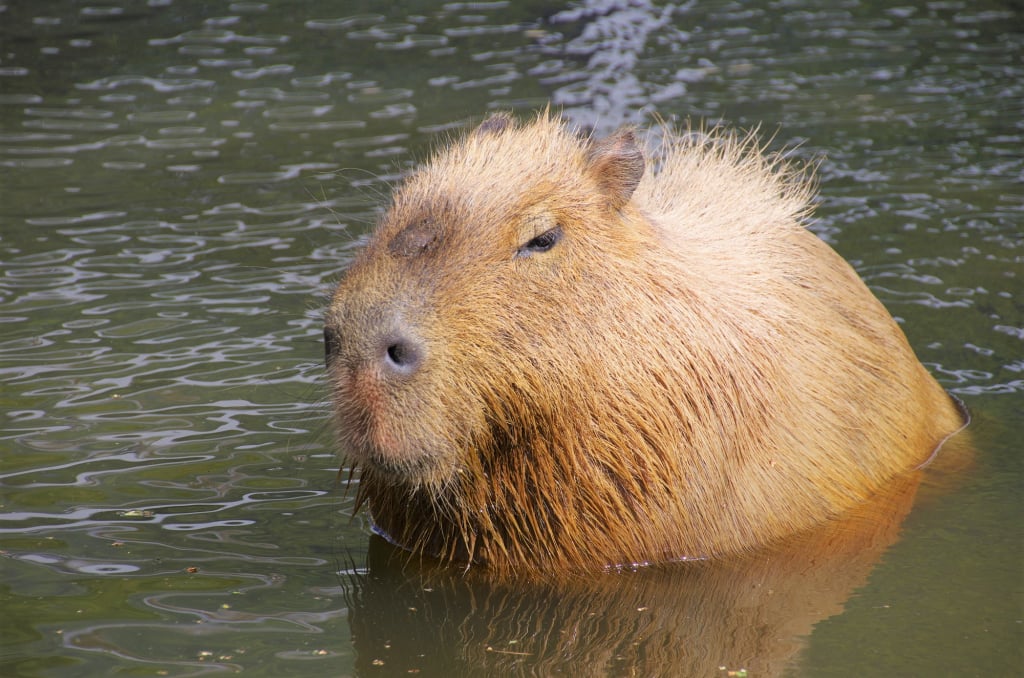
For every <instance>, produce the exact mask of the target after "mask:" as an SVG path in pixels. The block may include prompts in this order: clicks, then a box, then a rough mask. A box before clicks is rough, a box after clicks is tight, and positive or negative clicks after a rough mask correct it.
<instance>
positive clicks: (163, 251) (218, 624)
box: [0, 0, 1024, 677]
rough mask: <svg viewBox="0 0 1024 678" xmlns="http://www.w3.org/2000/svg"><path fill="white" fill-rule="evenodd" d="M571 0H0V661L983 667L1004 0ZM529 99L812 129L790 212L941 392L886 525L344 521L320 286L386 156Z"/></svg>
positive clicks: (1003, 146) (1009, 395)
mask: <svg viewBox="0 0 1024 678" xmlns="http://www.w3.org/2000/svg"><path fill="white" fill-rule="evenodd" d="M602 6H603V4H602V3H598V2H594V3H591V4H590V5H586V6H585V5H565V6H561V5H556V4H553V3H544V2H539V1H538V2H479V3H478V2H467V3H448V4H441V3H427V2H407V3H396V4H392V5H387V6H385V5H384V4H383V3H370V2H363V3H358V2H345V3H338V2H326V1H319V2H318V1H314V0H295V1H292V2H280V3H277V2H244V1H243V2H233V3H230V2H204V3H188V2H177V3H176V2H171V1H170V0H160V1H152V2H142V1H141V0H136V1H130V0H122V1H113V2H106V3H103V4H100V3H96V4H85V3H68V2H57V1H55V0H54V1H50V2H31V3H29V2H8V3H6V4H0V403H2V407H0V421H2V427H0V675H2V676H93V675H97V676H98V675H131V676H199V675H218V674H221V673H236V672H240V671H242V672H244V673H245V674H246V675H254V676H259V675H266V676H288V675H299V676H301V675H314V676H319V675H334V676H346V675H382V676H385V675H406V674H407V673H408V672H410V671H418V673H419V675H438V676H440V675H445V676H452V675H467V676H475V675H609V676H618V675H634V674H638V675H664V676H678V675H712V676H725V675H728V673H729V672H730V671H732V672H733V674H734V675H735V674H736V672H738V671H739V670H740V669H744V668H745V669H748V671H749V675H751V676H755V675H769V674H780V675H792V676H815V677H819V676H1008V675H1016V674H1019V673H1020V672H1021V670H1022V668H1024V656H1022V627H1024V610H1022V605H1024V599H1022V583H1024V573H1022V563H1024V561H1022V552H1021V551H1022V549H1021V545H1022V542H1021V537H1022V532H1021V529H1020V524H1021V519H1022V515H1024V512H1022V508H1024V507H1022V504H1021V467H1020V461H1019V460H1020V457H1021V451H1022V447H1021V435H1020V434H1021V431H1022V430H1024V397H1022V394H1024V301H1022V299H1024V236H1022V232H1024V151H1022V149H1024V123H1022V113H1024V66H1022V57H1024V20H1022V10H1021V8H1020V6H1019V4H1018V3H1012V2H994V1H987V0H986V1H982V2H969V1H968V0H949V1H941V2H929V3H913V4H911V3H906V4H903V5H897V6H892V5H890V4H888V3H868V2H854V1H851V2H843V3H830V2H824V1H822V2H810V1H809V0H792V1H786V2H752V3H738V2H735V3H734V2H706V3H699V4H698V3H684V4H681V5H676V6H674V7H672V8H670V7H666V6H660V5H659V6H657V7H653V6H650V5H648V4H646V3H643V2H635V3H632V4H628V6H627V3H622V7H620V8H619V9H617V10H612V9H608V8H606V9H604V10H601V9H600V7H602ZM548 102H552V103H554V104H556V105H557V106H559V107H562V108H563V109H564V110H565V112H566V115H567V117H569V118H570V119H571V120H573V121H574V122H577V123H579V124H581V125H588V126H594V127H595V128H597V129H598V130H599V131H601V132H603V131H607V130H609V129H613V128H615V127H616V126H618V125H620V124H623V123H641V124H642V123H643V122H644V121H645V120H649V119H650V118H651V116H653V115H655V114H657V115H660V116H662V117H664V118H667V119H670V120H679V121H684V120H687V119H692V120H697V119H709V120H714V121H719V120H720V121H724V122H726V123H729V124H732V125H737V126H742V127H751V126H754V125H757V124H758V123H761V124H762V129H763V130H764V131H766V132H767V133H769V134H771V133H774V140H773V142H772V145H773V147H776V148H778V147H782V146H790V147H792V146H796V147H797V150H796V151H795V154H796V155H798V156H800V157H805V158H811V157H821V158H823V160H822V164H821V170H820V185H821V202H820V205H819V208H818V211H817V220H816V221H815V223H814V224H813V225H812V228H813V229H814V230H815V231H816V232H817V233H818V234H819V235H821V236H822V237H823V238H825V239H826V240H828V241H829V242H830V243H831V244H832V245H833V246H834V247H836V249H837V250H839V252H840V253H841V254H843V255H844V256H845V257H847V258H848V259H849V260H851V261H852V262H853V263H854V264H855V266H856V267H857V268H858V270H859V271H860V272H861V274H862V275H863V276H864V277H865V278H866V279H867V280H868V282H869V284H870V285H871V286H872V289H874V290H875V292H876V293H877V294H878V295H879V297H880V298H881V299H882V300H883V301H884V302H885V303H886V304H887V306H888V307H889V309H890V310H891V311H892V313H893V314H894V315H895V316H897V317H898V318H899V319H900V320H901V322H902V323H903V327H904V329H905V331H906V332H907V335H908V337H909V338H910V340H911V342H912V344H913V345H914V347H915V350H916V351H917V352H918V355H919V356H920V357H921V359H922V361H923V362H924V363H925V364H926V365H927V366H928V367H929V368H930V369H932V371H933V372H934V373H935V374H936V375H937V377H938V378H939V379H940V380H941V381H942V383H943V384H944V385H945V386H947V388H949V389H950V390H952V391H953V392H954V393H955V394H957V395H958V396H959V397H960V398H962V399H963V400H964V401H965V402H966V404H967V406H968V407H969V408H970V410H971V411H972V413H973V415H974V422H973V424H972V427H971V434H972V443H973V446H974V448H975V455H974V459H973V463H972V464H971V465H970V467H968V468H967V469H965V470H963V471H962V472H961V473H960V474H958V477H956V478H955V480H954V482H952V483H951V486H950V487H949V488H948V489H947V490H946V491H944V492H942V493H937V494H933V495H931V496H929V497H927V498H925V499H924V500H921V501H919V502H918V503H917V505H915V506H914V508H913V509H912V510H911V511H910V513H909V515H907V517H906V518H905V520H904V521H903V523H902V526H901V529H900V531H899V534H898V538H897V537H896V535H895V533H894V534H893V535H891V537H892V538H891V539H888V540H886V541H885V542H884V543H882V544H881V545H880V546H879V547H878V548H877V550H876V551H871V550H870V549H869V551H870V553H871V554H873V555H872V557H871V558H865V559H864V560H865V562H864V563H862V564H856V566H855V565H854V564H851V566H850V567H849V568H848V571H845V572H843V573H841V574H840V576H836V577H826V576H823V575H821V574H820V573H819V574H818V575H813V574H807V573H806V572H803V573H802V572H796V571H795V568H790V569H793V570H794V571H783V572H780V571H777V570H773V571H771V572H768V571H767V570H766V571H764V572H762V571H760V570H754V571H748V572H742V573H737V572H720V571H706V570H700V569H694V570H689V569H684V570H682V571H671V572H667V573H663V572H645V573H638V574H635V575H628V576H623V577H622V578H621V579H619V580H614V581H613V582H611V583H610V582H609V581H607V580H606V579H602V580H601V581H599V582H594V583H593V585H592V586H584V585H579V586H575V587H573V588H571V589H569V588H565V589H558V588H543V587H542V588H541V589H537V588H526V587H522V588H516V587H498V586H492V585H489V584H487V583H486V582H481V581H476V580H463V579H461V578H459V577H450V578H449V579H444V578H443V577H442V578H440V579H435V578H430V577H427V578H426V579H423V578H421V574H420V573H412V572H408V571H404V572H403V571H401V570H396V569H394V568H391V567H389V566H388V565H387V564H386V563H385V562H384V561H385V560H386V558H385V557H383V556H381V555H380V554H379V553H378V551H379V550H381V549H383V550H385V551H386V548H385V547H384V546H383V545H381V544H376V543H374V544H373V545H372V549H371V540H370V537H369V529H368V526H367V524H366V519H365V516H364V515H362V514H359V515H356V516H355V518H354V519H353V518H352V517H351V514H352V495H351V493H346V492H345V490H344V486H343V484H342V485H338V484H337V483H336V477H337V471H338V465H339V460H338V459H337V457H336V453H335V450H334V449H333V445H332V440H331V432H330V429H329V425H328V416H329V408H328V404H327V402H326V389H325V385H324V382H323V368H322V354H323V347H322V343H321V341H322V340H321V331H322V326H321V322H320V319H319V318H320V308H321V306H322V304H323V302H324V300H325V298H326V295H327V294H328V293H329V291H330V288H331V284H332V282H333V281H335V280H337V277H338V275H339V272H340V271H341V270H342V268H343V267H344V264H345V262H346V261H347V260H348V259H349V257H350V256H351V251H352V249H353V247H354V245H355V244H356V243H357V241H358V237H359V236H360V235H361V234H363V233H365V232H366V230H367V228H369V227H370V226H371V225H372V223H373V221H374V219H375V215H376V214H377V212H378V209H379V207H380V206H381V205H382V204H383V203H384V202H385V201H386V196H387V194H388V192H389V190H390V186H391V185H392V183H393V182H394V181H395V180H396V179H397V178H398V176H400V174H401V172H402V171H403V170H404V169H405V168H407V167H409V166H411V165H412V164H414V162H415V161H416V160H417V159H419V158H423V157H424V156H425V155H426V154H427V153H428V152H429V150H430V149H431V148H432V147H434V146H436V145H438V144H440V143H442V142H443V140H444V139H445V138H446V136H447V135H449V134H452V133H455V132H457V130H459V129H461V128H462V127H464V126H465V125H467V124H469V123H471V122H472V121H474V120H479V119H480V118H481V117H482V116H483V115H484V114H485V113H486V112H487V111H489V110H493V109H509V108H511V109H515V110H517V111H520V112H522V113H524V114H526V113H527V112H528V111H530V110H531V109H535V108H539V107H543V106H544V105H545V104H547V103H548ZM889 542H892V543H891V545H888V547H887V548H886V544H888V543H889ZM368 558H371V560H369V561H368ZM853 560H857V559H853ZM375 563H376V564H375ZM381 563H383V564H381ZM771 596H774V597H775V598H774V599H775V600H781V601H782V602H781V603H780V604H778V605H774V606H773V604H769V603H766V602H765V601H766V600H768V599H769V598H770V597H771ZM823 601H827V604H826V602H823ZM751 638H753V640H749V639H751ZM737 639H748V640H749V642H748V640H743V641H742V642H741V641H740V640H737ZM739 648H755V650H754V651H751V650H749V649H748V650H746V651H745V653H744V652H743V651H741V650H740V649H739Z"/></svg>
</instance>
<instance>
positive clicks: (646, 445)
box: [326, 114, 962, 576]
mask: <svg viewBox="0 0 1024 678" xmlns="http://www.w3.org/2000/svg"><path fill="white" fill-rule="evenodd" d="M645 168H646V169H645ZM811 197H812V189H811V186H810V182H809V180H808V178H807V177H806V176H805V175H804V174H803V173H801V172H799V171H794V170H793V169H791V168H790V167H788V166H787V165H786V164H785V163H784V162H782V161H781V160H780V159H779V158H777V157H772V156H767V155H765V154H763V153H762V152H761V150H760V149H759V148H758V146H757V143H756V141H755V140H753V139H751V138H747V139H740V138H738V137H736V136H735V135H733V134H730V133H727V132H713V133H710V134H683V135H673V134H671V133H669V134H668V135H667V136H666V138H665V139H664V142H663V144H662V146H661V149H660V150H659V151H657V152H656V153H654V152H650V151H641V149H640V148H639V145H638V143H637V142H636V140H635V139H634V136H633V133H632V132H630V131H628V130H626V131H623V132H620V133H618V134H616V135H613V136H612V137H610V138H608V139H605V140H600V141H594V140H591V139H588V138H586V137H584V136H581V135H579V134H576V133H575V132H574V131H573V130H571V129H568V128H567V127H566V126H565V125H564V124H562V123H561V122H560V121H558V120H557V119H555V118H553V117H551V116H550V115H548V114H542V115H540V116H538V118H537V119H536V120H534V121H532V122H530V123H526V124H520V123H518V122H516V121H514V120H512V119H511V118H509V117H507V116H496V117H494V118H491V119H489V120H488V121H486V122H485V123H483V124H482V125H481V126H480V128H478V129H477V130H476V131H475V132H474V133H472V134H469V135H468V136H467V137H466V138H465V139H463V140H461V141H459V142H456V143H454V144H453V145H451V146H450V147H448V148H447V149H445V150H442V151H441V152H439V153H438V154H437V155H436V156H435V157H434V158H433V159H432V160H431V161H430V162H429V163H428V164H427V165H425V166H424V167H422V168H420V169H419V170H418V171H417V172H416V173H414V174H413V175H412V176H411V177H410V178H409V179H408V180H407V181H406V182H405V183H404V184H403V185H402V186H401V187H400V188H399V190H398V191H397V192H396V194H395V196H394V203H393V205H392V206H391V208H390V210H389V211H388V213H387V214H386V215H385V217H384V218H383V219H382V221H381V223H380V224H379V226H378V228H377V231H376V233H375V234H374V235H373V237H372V238H371V240H370V242H369V244H368V245H367V247H366V249H365V250H363V251H362V252H361V253H360V254H359V255H358V257H357V258H356V260H355V261H354V262H353V263H352V265H351V267H350V268H349V270H348V271H347V272H346V274H345V276H344V278H343V279H342V281H341V283H340V285H339V287H338V290H337V292H336V293H335V296H334V298H333V300H332V303H331V305H330V308H329V310H328V312H327V315H326V326H327V328H328V332H330V333H331V335H332V337H333V338H332V341H333V343H334V344H335V346H334V350H333V353H332V355H331V357H330V360H329V368H330V369H329V374H330V382H331V386H332V395H333V400H334V403H335V410H336V420H337V422H336V423H337V428H338V434H339V439H340V441H341V444H342V448H343V451H344V453H345V454H346V455H347V456H348V458H349V460H350V461H351V462H352V463H354V464H356V465H358V466H359V467H361V469H362V474H361V478H360V481H359V490H358V492H359V498H360V500H361V501H365V502H366V503H367V504H368V505H369V509H370V512H371V514H372V516H373V519H374V521H375V523H376V524H377V525H378V526H379V527H380V529H381V530H382V531H383V532H384V533H386V534H387V535H388V536H389V538H390V539H392V540H394V541H395V542H396V543H398V544H400V545H403V546H405V547H407V548H409V549H411V550H413V551H417V552H421V553H425V554H429V555H435V556H438V557H440V558H442V559H446V560H452V561H458V562H466V563H475V564H481V565H485V566H486V567H488V568H489V569H491V570H492V571H494V572H495V573H496V574H498V575H521V576H538V575H541V574H543V575H551V574H557V573H568V572H581V571H587V570H594V569H598V568H602V567H605V566H609V565H615V564H622V563H637V562H661V561H666V560H672V559H678V558H683V557H708V556H719V555H724V554H730V553H736V552H741V551H745V550H748V549H751V548H754V547H757V546H760V545H763V544H767V543H770V542H773V541H775V540H778V539H780V538H782V537H784V536H786V535H789V534H792V533H794V532H797V531H800V530H803V529H805V528H808V527H810V526H812V525H815V524H817V523H820V522H822V521H824V520H826V519H828V518H830V517H833V516H836V515H838V514H839V513H841V512H843V511H844V510H846V509H848V508H850V507H853V506H855V505H857V504H858V503H860V502H862V501H864V500H865V499H866V498H867V497H869V496H871V495H872V494H874V493H875V492H877V491H879V490H880V488H882V487H883V486H884V485H885V484H886V483H887V482H889V481H890V480H892V479H893V478H894V477H896V476H898V475H900V474H902V473H904V472H906V471H908V470H909V469H912V468H914V467H915V466H917V465H919V464H920V463H922V462H923V461H924V460H926V459H927V458H928V457H929V455H930V454H931V452H932V450H933V449H934V448H935V447H936V445H938V444H939V443H940V442H941V441H942V440H943V438H944V437H945V436H947V435H948V434H949V433H951V432H952V431H954V430H956V429H957V428H959V427H960V425H961V423H962V420H961V416H960V413H959V411H958V410H957V408H956V407H955V405H954V404H953V403H952V401H951V400H950V398H949V397H948V396H947V395H946V394H945V393H944V392H943V390H942V389H941V388H940V387H939V385H938V384H937V383H936V382H935V381H934V379H932V377H931V376H930V375H929V374H928V373H927V371H926V370H925V369H924V368H923V367H922V366H921V364H920V363H919V362H918V361H917V359H916V357H915V356H914V354H913V352H912V351H911V349H910V347H909V346H908V344H907V342H906V339H905V338H904V336H903V333H902V332H901V330H900V329H899V327H898V326H897V325H896V323H895V322H894V321H893V320H892V318H891V317H890V316H889V314H888V313H887V312H886V310H885V309H884V308H883V307H882V305H881V304H880V303H879V302H878V300H877V299H875V297H874V296H873V295H872V294H871V293H870V292H869V291H868V289H867V288H866V286H865V285H864V284H863V282H862V281H861V280H860V279H859V277H858V276H857V275H856V273H855V272H854V271H853V270H852V269H851V267H850V266H849V265H848V264H847V263H846V262H845V261H843V260H842V259H841V258H840V257H839V256H838V255H837V254H836V253H835V252H834V251H832V250H831V249H830V248H829V247H828V246H827V245H826V244H825V243H823V242H822V241H821V240H819V239H818V238H817V237H815V236H814V235H813V234H812V233H810V232H808V231H807V230H806V229H805V228H804V225H803V221H804V220H805V219H806V217H807V215H808V213H809V211H810V208H809V202H810V199H811ZM555 226H560V227H561V233H562V239H561V240H560V241H559V242H558V243H557V245H556V246H554V247H552V248H551V249H550V251H546V252H538V253H532V254H529V255H528V256H527V255H524V254H523V252H524V251H526V250H524V243H528V242H529V241H530V240H531V238H534V237H535V236H537V235H539V234H540V233H542V232H544V231H545V230H546V229H550V228H553V227H555ZM382 327H383V328H384V329H382ZM385 330H387V331H392V332H398V331H400V332H404V333H407V334H409V335H411V336H415V337H416V339H417V341H419V342H421V344H422V346H424V347H425V353H426V358H425V360H424V362H423V365H422V368H421V369H420V370H418V371H417V372H416V373H415V374H414V375H412V376H410V377H408V378H406V379H394V378H390V377H386V376H384V375H382V374H381V373H380V372H379V371H377V370H375V369H374V368H373V367H372V366H368V363H367V362H366V361H367V356H368V355H369V354H370V353H371V352H372V348H371V347H372V346H374V345H376V344H375V343H374V342H376V343H380V340H381V339H380V335H381V333H382V332H384V331H385Z"/></svg>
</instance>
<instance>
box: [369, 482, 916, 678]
mask: <svg viewBox="0 0 1024 678" xmlns="http://www.w3.org/2000/svg"><path fill="white" fill-rule="evenodd" d="M919 480H920V477H919V475H914V476H912V477H909V478H907V479H905V480H903V481H902V482H898V483H896V484H895V485H894V487H892V488H890V491H889V492H888V493H887V494H885V495H884V496H880V497H878V498H877V499H876V500H875V501H874V502H872V503H871V504H869V505H865V506H863V507H861V508H860V509H859V510H858V511H857V512H855V513H851V514H850V515H848V516H846V517H845V518H844V519H843V520H841V521H837V522H835V523H834V524H831V525H828V526H826V527H825V528H823V529H821V530H818V531H815V532H813V533H809V534H807V535H804V536H803V538H801V539H800V540H797V541H795V542H794V543H792V544H788V545H787V546H786V547H784V548H779V549H777V550H774V551H770V552H764V553H757V554H755V555H751V556H750V557H749V558H746V559H739V560H729V561H722V562H690V563H680V564H677V565H675V566H666V567H658V568H648V569H641V570H637V571H633V572H619V573H613V574H606V575H604V576H600V577H597V578H595V579H593V580H583V579H580V580H573V581H569V582H566V583H564V584H551V585H547V586H545V585H532V586H522V585H520V586H514V585H509V584H495V583H491V582H489V581H488V580H487V579H486V577H485V576H484V575H483V574H482V573H478V572H476V571H469V572H460V571H457V570H448V571H445V570H440V569H436V568H433V567H431V566H430V565H429V564H426V563H419V562H417V561H416V560H415V559H414V558H412V557H411V556H410V555H408V554H406V553H405V552H402V551H398V550H396V549H395V548H394V547H392V546H390V545H389V544H387V543H386V542H385V541H384V540H383V539H380V538H379V537H374V539H373V542H372V544H371V549H370V555H369V557H370V560H369V567H368V569H367V570H366V572H365V573H362V574H360V575H358V576H355V577H354V581H353V584H352V587H351V593H350V598H351V600H350V604H351V608H352V610H351V615H352V619H351V624H352V636H353V641H354V643H355V647H356V650H357V652H358V662H357V666H358V667H359V669H360V671H361V672H362V673H364V674H365V675H374V674H373V668H374V666H375V665H380V664H381V663H383V665H384V666H386V667H387V668H388V670H389V671H394V672H395V673H394V675H397V674H399V673H404V672H406V671H408V670H417V671H420V672H422V673H423V674H425V675H437V676H442V675H519V674H529V675H579V674H580V673H581V672H582V673H585V674H587V675H642V676H660V675H676V676H714V675H722V674H720V673H718V672H719V671H722V668H723V667H725V668H726V669H727V670H733V671H739V670H741V669H746V670H748V671H749V674H750V675H751V676H778V675H781V674H782V673H783V671H784V670H785V669H786V668H787V667H790V666H792V665H793V664H794V662H796V661H798V659H799V651H800V649H801V647H802V645H803V643H804V638H805V637H806V636H807V635H808V634H809V633H810V631H811V629H812V627H813V626H814V625H815V624H816V623H817V622H818V621H820V620H822V619H824V618H827V617H829V616H832V615H835V614H837V613H839V612H840V611H841V610H842V607H843V604H844V602H845V601H846V599H847V597H848V596H849V595H850V593H851V592H852V591H853V590H854V589H856V588H857V587H859V586H861V585H863V584H864V582H865V581H866V579H867V576H868V573H869V572H870V571H871V568H872V566H873V565H874V564H875V562H876V561H877V560H878V558H879V557H880V555H881V554H882V552H884V551H885V549H886V548H887V547H888V546H889V545H890V544H891V543H892V542H893V540H894V539H895V538H896V536H897V534H898V532H899V528H900V523H901V522H902V520H903V518H904V517H905V516H906V514H907V512H908V511H909V510H910V507H911V504H912V503H913V500H914V496H915V494H916V492H917V488H918V483H919Z"/></svg>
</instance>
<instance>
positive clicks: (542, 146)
mask: <svg viewBox="0 0 1024 678" xmlns="http://www.w3.org/2000/svg"><path fill="white" fill-rule="evenodd" d="M586 143H587V142H586V141H585V140H584V139H581V138H580V137H579V136H578V135H576V134H574V133H573V131H572V130H571V129H570V128H567V127H566V126H565V125H563V124H561V123H560V122H559V121H557V120H556V119H552V118H550V117H547V116H541V117H539V118H538V119H537V120H535V121H533V122H531V123H527V124H517V123H515V122H512V121H508V122H507V123H505V124H501V125H498V124H495V123H493V122H486V123H485V124H482V125H481V126H480V127H479V128H477V129H476V130H474V131H473V132H472V133H470V134H469V135H467V136H466V137H465V138H463V139H462V140H461V141H458V142H456V143H454V144H453V145H452V146H450V147H449V148H447V149H446V150H444V151H442V152H440V153H438V154H437V155H435V156H434V157H433V158H432V159H431V160H430V161H429V162H428V163H427V164H426V165H424V166H423V167H421V168H420V169H418V170H417V171H416V172H415V173H413V175H412V176H410V177H409V178H408V179H407V180H406V182H405V184H404V185H403V186H402V187H401V188H400V189H399V190H398V191H397V193H396V195H395V199H394V204H393V207H392V210H391V213H390V214H389V217H388V219H387V220H386V221H387V230H388V231H389V233H388V234H387V236H385V237H387V238H388V240H389V241H390V242H395V240H400V244H399V245H396V247H398V248H399V249H405V248H406V247H407V246H409V245H412V246H413V249H416V248H417V246H416V243H422V241H423V240H424V239H430V238H431V237H432V236H433V235H439V234H440V233H441V232H442V231H444V230H446V229H453V228H473V229H486V228H488V227H492V228H493V227H499V228H500V227H501V226H502V225H508V224H509V223H510V222H512V221H516V220H517V218H519V217H522V216H524V214H523V213H524V211H527V210H530V209H531V208H533V207H534V206H536V205H540V204H543V203H545V202H546V201H548V200H551V199H556V198H557V199H559V200H561V201H572V202H576V201H578V200H579V198H578V197H577V196H578V194H579V193H581V192H582V191H583V190H585V188H586V185H587V184H586V181H585V178H584V172H585V168H586ZM400 233H404V234H405V235H401V236H399V234H400ZM428 234H430V235H428ZM414 241H415V242H414Z"/></svg>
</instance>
